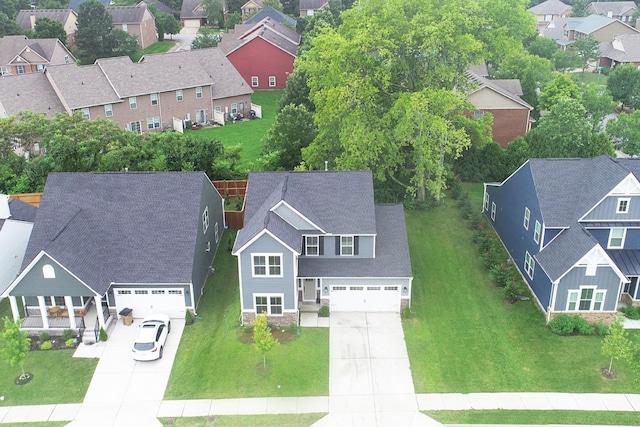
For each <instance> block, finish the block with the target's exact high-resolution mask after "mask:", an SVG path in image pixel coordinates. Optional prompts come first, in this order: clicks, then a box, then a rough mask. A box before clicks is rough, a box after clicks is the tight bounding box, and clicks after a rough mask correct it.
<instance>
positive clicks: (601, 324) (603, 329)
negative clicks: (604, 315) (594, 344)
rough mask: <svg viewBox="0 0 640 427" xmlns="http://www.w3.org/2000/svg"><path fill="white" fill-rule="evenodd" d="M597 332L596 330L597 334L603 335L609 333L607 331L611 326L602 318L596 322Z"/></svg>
mask: <svg viewBox="0 0 640 427" xmlns="http://www.w3.org/2000/svg"><path fill="white" fill-rule="evenodd" d="M595 332H596V334H598V335H600V336H601V337H603V336H605V335H607V333H608V332H609V328H607V327H606V326H604V322H603V321H602V320H601V321H599V322H598V323H596V328H595Z"/></svg>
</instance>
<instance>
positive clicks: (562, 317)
mask: <svg viewBox="0 0 640 427" xmlns="http://www.w3.org/2000/svg"><path fill="white" fill-rule="evenodd" d="M573 325H574V324H573V318H572V316H569V315H568V314H559V315H557V316H556V317H554V318H553V319H552V320H551V322H549V323H548V326H549V329H551V332H553V333H554V334H556V335H569V334H572V333H573V329H574V326H573Z"/></svg>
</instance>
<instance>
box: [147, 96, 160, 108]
mask: <svg viewBox="0 0 640 427" xmlns="http://www.w3.org/2000/svg"><path fill="white" fill-rule="evenodd" d="M149 99H150V101H151V105H153V106H156V105H158V104H159V103H160V96H159V95H158V94H157V93H152V94H150V95H149Z"/></svg>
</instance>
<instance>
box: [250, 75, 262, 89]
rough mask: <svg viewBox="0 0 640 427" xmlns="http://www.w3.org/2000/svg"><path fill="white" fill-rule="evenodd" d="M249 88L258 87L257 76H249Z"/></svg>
mask: <svg viewBox="0 0 640 427" xmlns="http://www.w3.org/2000/svg"><path fill="white" fill-rule="evenodd" d="M251 86H253V87H258V86H260V84H259V80H258V76H251Z"/></svg>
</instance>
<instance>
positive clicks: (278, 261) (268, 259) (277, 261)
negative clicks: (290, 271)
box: [252, 254, 282, 277]
mask: <svg viewBox="0 0 640 427" xmlns="http://www.w3.org/2000/svg"><path fill="white" fill-rule="evenodd" d="M252 261H253V275H254V276H277V277H282V255H273V254H260V255H253V259H252Z"/></svg>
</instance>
